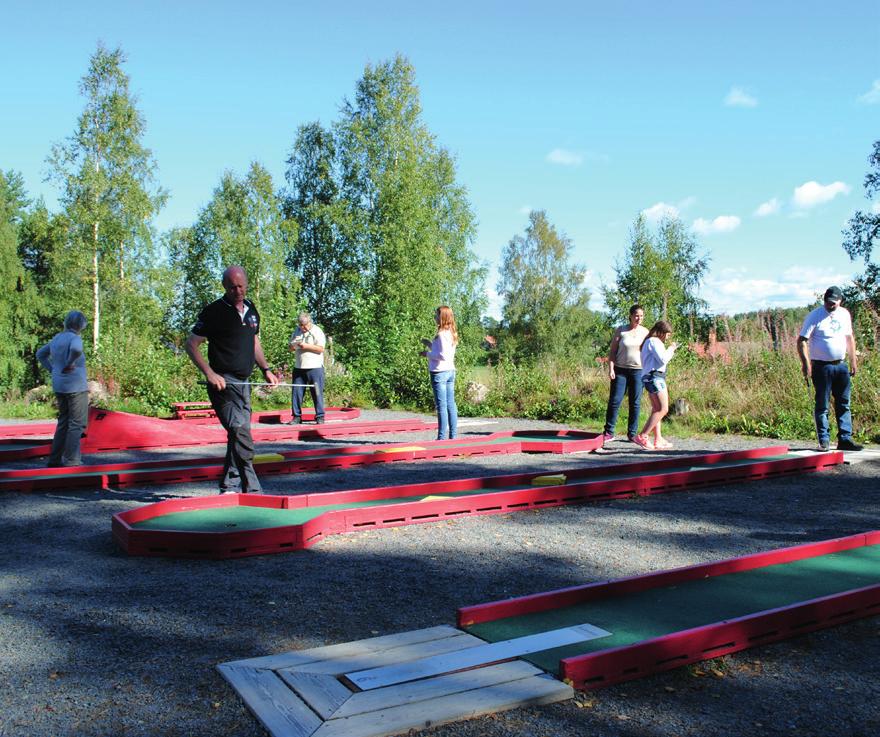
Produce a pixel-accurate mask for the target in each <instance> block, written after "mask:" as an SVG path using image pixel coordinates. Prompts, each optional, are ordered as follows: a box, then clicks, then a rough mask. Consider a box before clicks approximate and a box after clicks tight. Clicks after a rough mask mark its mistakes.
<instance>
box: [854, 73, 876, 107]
mask: <svg viewBox="0 0 880 737" xmlns="http://www.w3.org/2000/svg"><path fill="white" fill-rule="evenodd" d="M858 101H859V102H860V103H862V104H863V105H876V104H877V103H880V79H875V80H874V84H872V85H871V89H869V90H868V91H867V92H866V93H865V94H864V95H859V98H858Z"/></svg>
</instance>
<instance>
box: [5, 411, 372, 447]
mask: <svg viewBox="0 0 880 737" xmlns="http://www.w3.org/2000/svg"><path fill="white" fill-rule="evenodd" d="M187 406H190V407H191V408H190V409H186V407H187ZM178 408H179V409H178ZM90 411H100V410H97V408H90ZM172 412H173V416H172V417H170V418H161V417H159V418H156V417H149V418H146V419H159V420H162V422H180V423H183V422H185V423H186V424H188V425H219V424H220V423H219V422H217V415H216V413H215V412H214V410H213V409H211V405H210V403H209V402H177V403H175V404H173V405H172ZM132 416H133V417H144V415H132ZM360 416H361V411H360V410H359V409H358V408H357V407H327V409H326V411H325V413H324V419H325V420H327V421H328V422H330V421H334V422H335V421H337V420H356V419H357V418H358V417H360ZM290 418H291V411H290V410H289V409H270V410H261V411H259V412H254V413H253V414H252V415H251V421H252V422H260V423H267V424H276V425H277V424H280V423H282V422H287V421H288V420H289V419H290ZM302 418H303V421H305V422H311V421H313V420H314V419H315V410H314V409H311V408H307V409H304V410H303V414H302ZM177 427H178V428H180V427H182V425H178V426H177ZM54 434H55V423H54V422H20V423H15V424H11V425H0V440H21V439H27V438H32V437H42V438H46V437H48V438H51V437H52V435H54Z"/></svg>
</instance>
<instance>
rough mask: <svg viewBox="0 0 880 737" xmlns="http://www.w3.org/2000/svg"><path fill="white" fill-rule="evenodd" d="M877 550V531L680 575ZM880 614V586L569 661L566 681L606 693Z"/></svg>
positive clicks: (653, 579) (656, 581) (563, 664)
mask: <svg viewBox="0 0 880 737" xmlns="http://www.w3.org/2000/svg"><path fill="white" fill-rule="evenodd" d="M877 544H880V531H877V530H874V531H871V532H867V533H860V534H857V535H851V536H848V537H843V538H837V539H835V540H825V541H821V542H818V543H807V544H805V545H798V546H795V547H791V548H783V549H782V550H776V551H772V552H770V553H759V554H757V555H751V556H744V557H743V558H733V559H730V560H727V561H720V562H719V563H710V564H706V565H704V566H692V567H690V568H687V569H680V570H682V571H688V572H689V573H690V572H693V571H697V572H699V573H700V574H701V575H702V576H715V575H721V574H724V573H729V572H731V571H732V570H749V569H751V568H758V567H763V566H768V565H774V564H776V563H785V562H789V561H792V560H802V559H804V558H811V557H815V556H818V555H825V554H827V553H833V552H838V551H841V550H851V549H853V548H858V547H864V546H868V545H877ZM741 565H742V566H743V567H740V566H741ZM663 573H667V572H661V574H652V575H651V576H648V577H643V578H644V579H646V580H647V581H649V583H650V585H648V586H645V588H651V587H652V586H660V585H666V584H664V583H661V582H660V581H662V575H663ZM668 573H673V574H674V573H676V571H669V572H668ZM658 575H659V576H660V578H658V577H657V576H658ZM606 589H607V591H608V596H614V595H615V593H614V592H613V591H612V590H611V588H610V585H606ZM878 614H880V584H878V585H873V586H866V587H863V588H859V589H852V590H850V591H845V592H841V593H838V594H833V595H830V596H825V597H820V598H817V599H811V600H808V601H803V602H798V603H796V604H792V605H790V606H786V607H780V608H777V609H770V610H767V611H763V612H756V613H754V614H750V615H747V616H744V617H739V618H736V619H732V620H726V621H723V622H716V623H713V624H709V625H705V626H703V627H696V628H693V629H689V630H683V631H681V632H674V633H672V634H669V635H666V636H664V637H658V638H654V639H651V640H646V641H644V642H640V643H635V644H633V645H629V646H624V647H619V648H612V649H609V650H604V651H600V652H596V653H590V654H588V655H581V656H576V657H572V658H565V659H563V660H561V661H560V675H561V677H562V678H563V679H565V680H566V681H568V682H570V683H572V684H573V685H574V686H575V687H576V688H580V689H596V688H603V687H605V686H610V685H613V684H615V683H621V682H623V681H628V680H632V679H634V678H641V677H643V676H646V675H649V674H651V673H658V672H661V671H665V670H670V669H672V668H678V667H680V666H682V665H687V664H688V663H694V662H697V661H700V660H706V659H708V658H716V657H720V656H721V655H727V654H729V653H733V652H737V651H739V650H745V649H747V648H749V647H753V646H755V645H762V644H765V643H769V642H776V641H778V640H784V639H787V638H789V637H794V636H797V635H801V634H804V633H807V632H812V631H815V630H819V629H824V628H826V627H832V626H834V625H837V624H842V623H844V622H849V621H852V620H855V619H859V618H862V617H870V616H874V615H878Z"/></svg>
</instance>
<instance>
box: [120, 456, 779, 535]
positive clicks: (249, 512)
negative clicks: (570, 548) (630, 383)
mask: <svg viewBox="0 0 880 737" xmlns="http://www.w3.org/2000/svg"><path fill="white" fill-rule="evenodd" d="M788 457H791V456H787V455H782V456H769V457H767V458H760V459H752V460H748V459H747V460H738V461H728V462H726V463H723V464H722V463H719V464H713V465H711V466H694V465H690V464H688V463H687V459H682V466H680V467H675V468H667V469H662V470H654V471H652V473H676V472H681V471H697V470H702V469H706V468H733V467H737V466H744V465H749V464H752V463H756V462H760V461H767V460H780V459H783V458H788ZM615 468H616V469H617V470H618V471H626V467H625V466H617V467H615ZM646 473H647V472H629V473H620V472H618V473H613V469H609V473H607V474H601V475H598V476H591V477H589V478H584V479H571V480H570V481H569V483H570V484H581V483H587V482H599V481H608V480H611V479H625V478H636V477H638V476H644V475H646ZM534 475H535V476H541V475H546V473H543V474H542V473H535V474H534ZM528 488H538V487H532V486H529V485H528V484H520V485H518V486H499V487H487V488H482V489H474V490H470V491H455V492H446V491H442V490H437V491H432V492H431V495H432V496H468V495H474V494H490V493H498V492H502V491H513V490H516V489H528ZM541 488H545V489H546V488H553V487H541ZM423 498H424V495H423V494H421V495H418V496H402V497H392V498H389V499H376V500H373V501H353V502H344V503H340V504H326V505H322V506H312V507H302V508H300V509H270V508H266V507H249V506H237V505H230V506H228V507H213V508H209V509H194V510H187V511H186V512H172V513H171V514H164V515H161V516H158V517H152V518H150V519H147V520H144V521H143V522H137V523H136V524H135V525H134V527H136V528H137V529H142V530H173V531H189V532H230V531H238V530H260V529H267V528H272V527H284V526H287V525H301V524H303V523H304V522H308V521H309V520H311V519H314V518H315V517H318V516H320V515H321V514H323V513H325V512H330V511H333V510H337V509H358V508H361V507H377V506H383V505H389V504H406V503H409V502H418V501H420V500H422V499H423Z"/></svg>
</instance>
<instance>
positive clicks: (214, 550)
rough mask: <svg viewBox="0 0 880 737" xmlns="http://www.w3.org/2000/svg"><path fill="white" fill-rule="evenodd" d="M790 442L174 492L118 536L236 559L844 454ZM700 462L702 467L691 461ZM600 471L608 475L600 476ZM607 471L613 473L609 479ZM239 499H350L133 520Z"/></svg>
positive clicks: (130, 516)
mask: <svg viewBox="0 0 880 737" xmlns="http://www.w3.org/2000/svg"><path fill="white" fill-rule="evenodd" d="M786 450H787V448H785V447H779V446H776V447H772V448H757V449H751V450H745V451H735V452H730V453H711V454H706V455H702V456H689V457H687V458H686V459H685V462H686V463H688V465H689V466H690V467H691V470H688V471H676V470H675V466H676V465H677V466H681V464H682V459H664V460H661V461H644V462H639V463H631V464H621V465H617V466H611V467H599V468H597V467H590V468H584V469H573V470H572V469H566V470H565V471H564V473H565V475H566V476H567V483H566V484H564V485H559V486H539V487H536V486H533V485H532V481H533V479H534V478H535V477H536V476H541V475H545V474H548V473H554V472H553V471H542V472H540V473H527V474H522V473H520V474H512V475H505V476H488V477H479V478H471V479H460V480H457V481H441V482H430V483H421V484H407V485H403V486H393V487H377V488H372V489H356V490H351V491H338V492H323V493H317V494H303V495H298V496H254V497H249V496H248V495H244V494H225V495H222V496H212V497H202V498H196V499H180V500H170V501H165V502H159V503H157V504H151V505H147V506H144V507H139V508H137V509H132V510H129V511H126V512H121V513H119V514H116V515H114V516H113V535H114V538H115V539H116V541H117V543H118V544H119V545H120V547H122V549H123V550H125V551H126V552H127V553H129V554H130V555H151V556H170V557H188V558H236V557H244V556H250V555H261V554H265V553H280V552H287V551H291V550H299V549H302V548H307V547H310V546H311V545H314V544H315V543H317V542H319V541H320V540H322V539H323V538H325V537H327V536H329V535H335V534H339V533H343V532H352V531H356V530H362V529H375V528H379V527H396V526H401V525H409V524H418V523H422V522H438V521H441V520H445V519H449V518H451V517H454V516H460V515H473V514H500V513H506V512H516V511H522V510H525V509H540V508H543V507H552V506H562V505H566V504H575V503H580V502H585V501H593V500H595V501H598V500H604V499H613V498H623V497H631V496H637V495H646V494H656V493H660V492H663V491H679V490H685V489H692V488H701V487H705V486H710V485H716V484H720V483H727V482H731V481H743V480H754V479H761V478H768V477H774V476H778V475H783V474H792V473H802V472H804V471H814V470H819V469H822V468H828V467H830V466H833V465H836V464H839V463H842V462H843V454H842V453H822V454H817V455H815V456H809V457H799V456H798V457H793V458H785V459H779V458H772V459H771V458H768V456H774V455H779V454H780V453H782V452H785V451H786ZM738 460H752V461H753V462H752V463H748V464H744V465H739V466H735V467H726V466H723V465H721V464H724V463H725V462H727V461H738ZM699 465H702V466H703V468H696V469H695V468H693V466H699ZM601 476H604V477H606V478H601V479H597V478H596V477H601ZM608 476H613V477H614V478H607V477H608ZM511 487H514V488H511ZM462 491H472V492H473V491H482V492H483V493H474V494H468V495H466V496H458V497H447V498H441V499H437V500H431V501H413V502H403V503H399V502H398V503H395V502H394V500H395V499H401V498H406V497H425V496H442V495H445V494H451V493H455V492H462ZM375 500H388V502H389V503H388V504H387V505H377V506H370V507H357V506H355V505H356V504H357V503H358V502H362V501H375ZM239 504H242V505H248V506H260V507H270V508H277V509H297V508H304V507H314V506H325V505H331V504H332V505H339V504H343V505H344V504H352V507H350V508H343V509H337V510H331V511H326V512H324V513H323V514H321V515H319V516H318V517H315V518H313V519H311V520H309V521H308V522H305V523H304V524H302V525H289V526H285V527H275V528H266V529H256V530H247V531H236V532H187V531H176V530H175V531H172V530H167V531H166V530H144V529H138V528H137V527H135V526H134V525H135V524H136V523H137V522H141V521H143V520H146V519H151V518H153V517H158V516H161V515H164V514H170V513H172V512H183V511H190V510H196V509H205V508H210V507H222V506H234V505H239ZM487 606H490V605H487Z"/></svg>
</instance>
